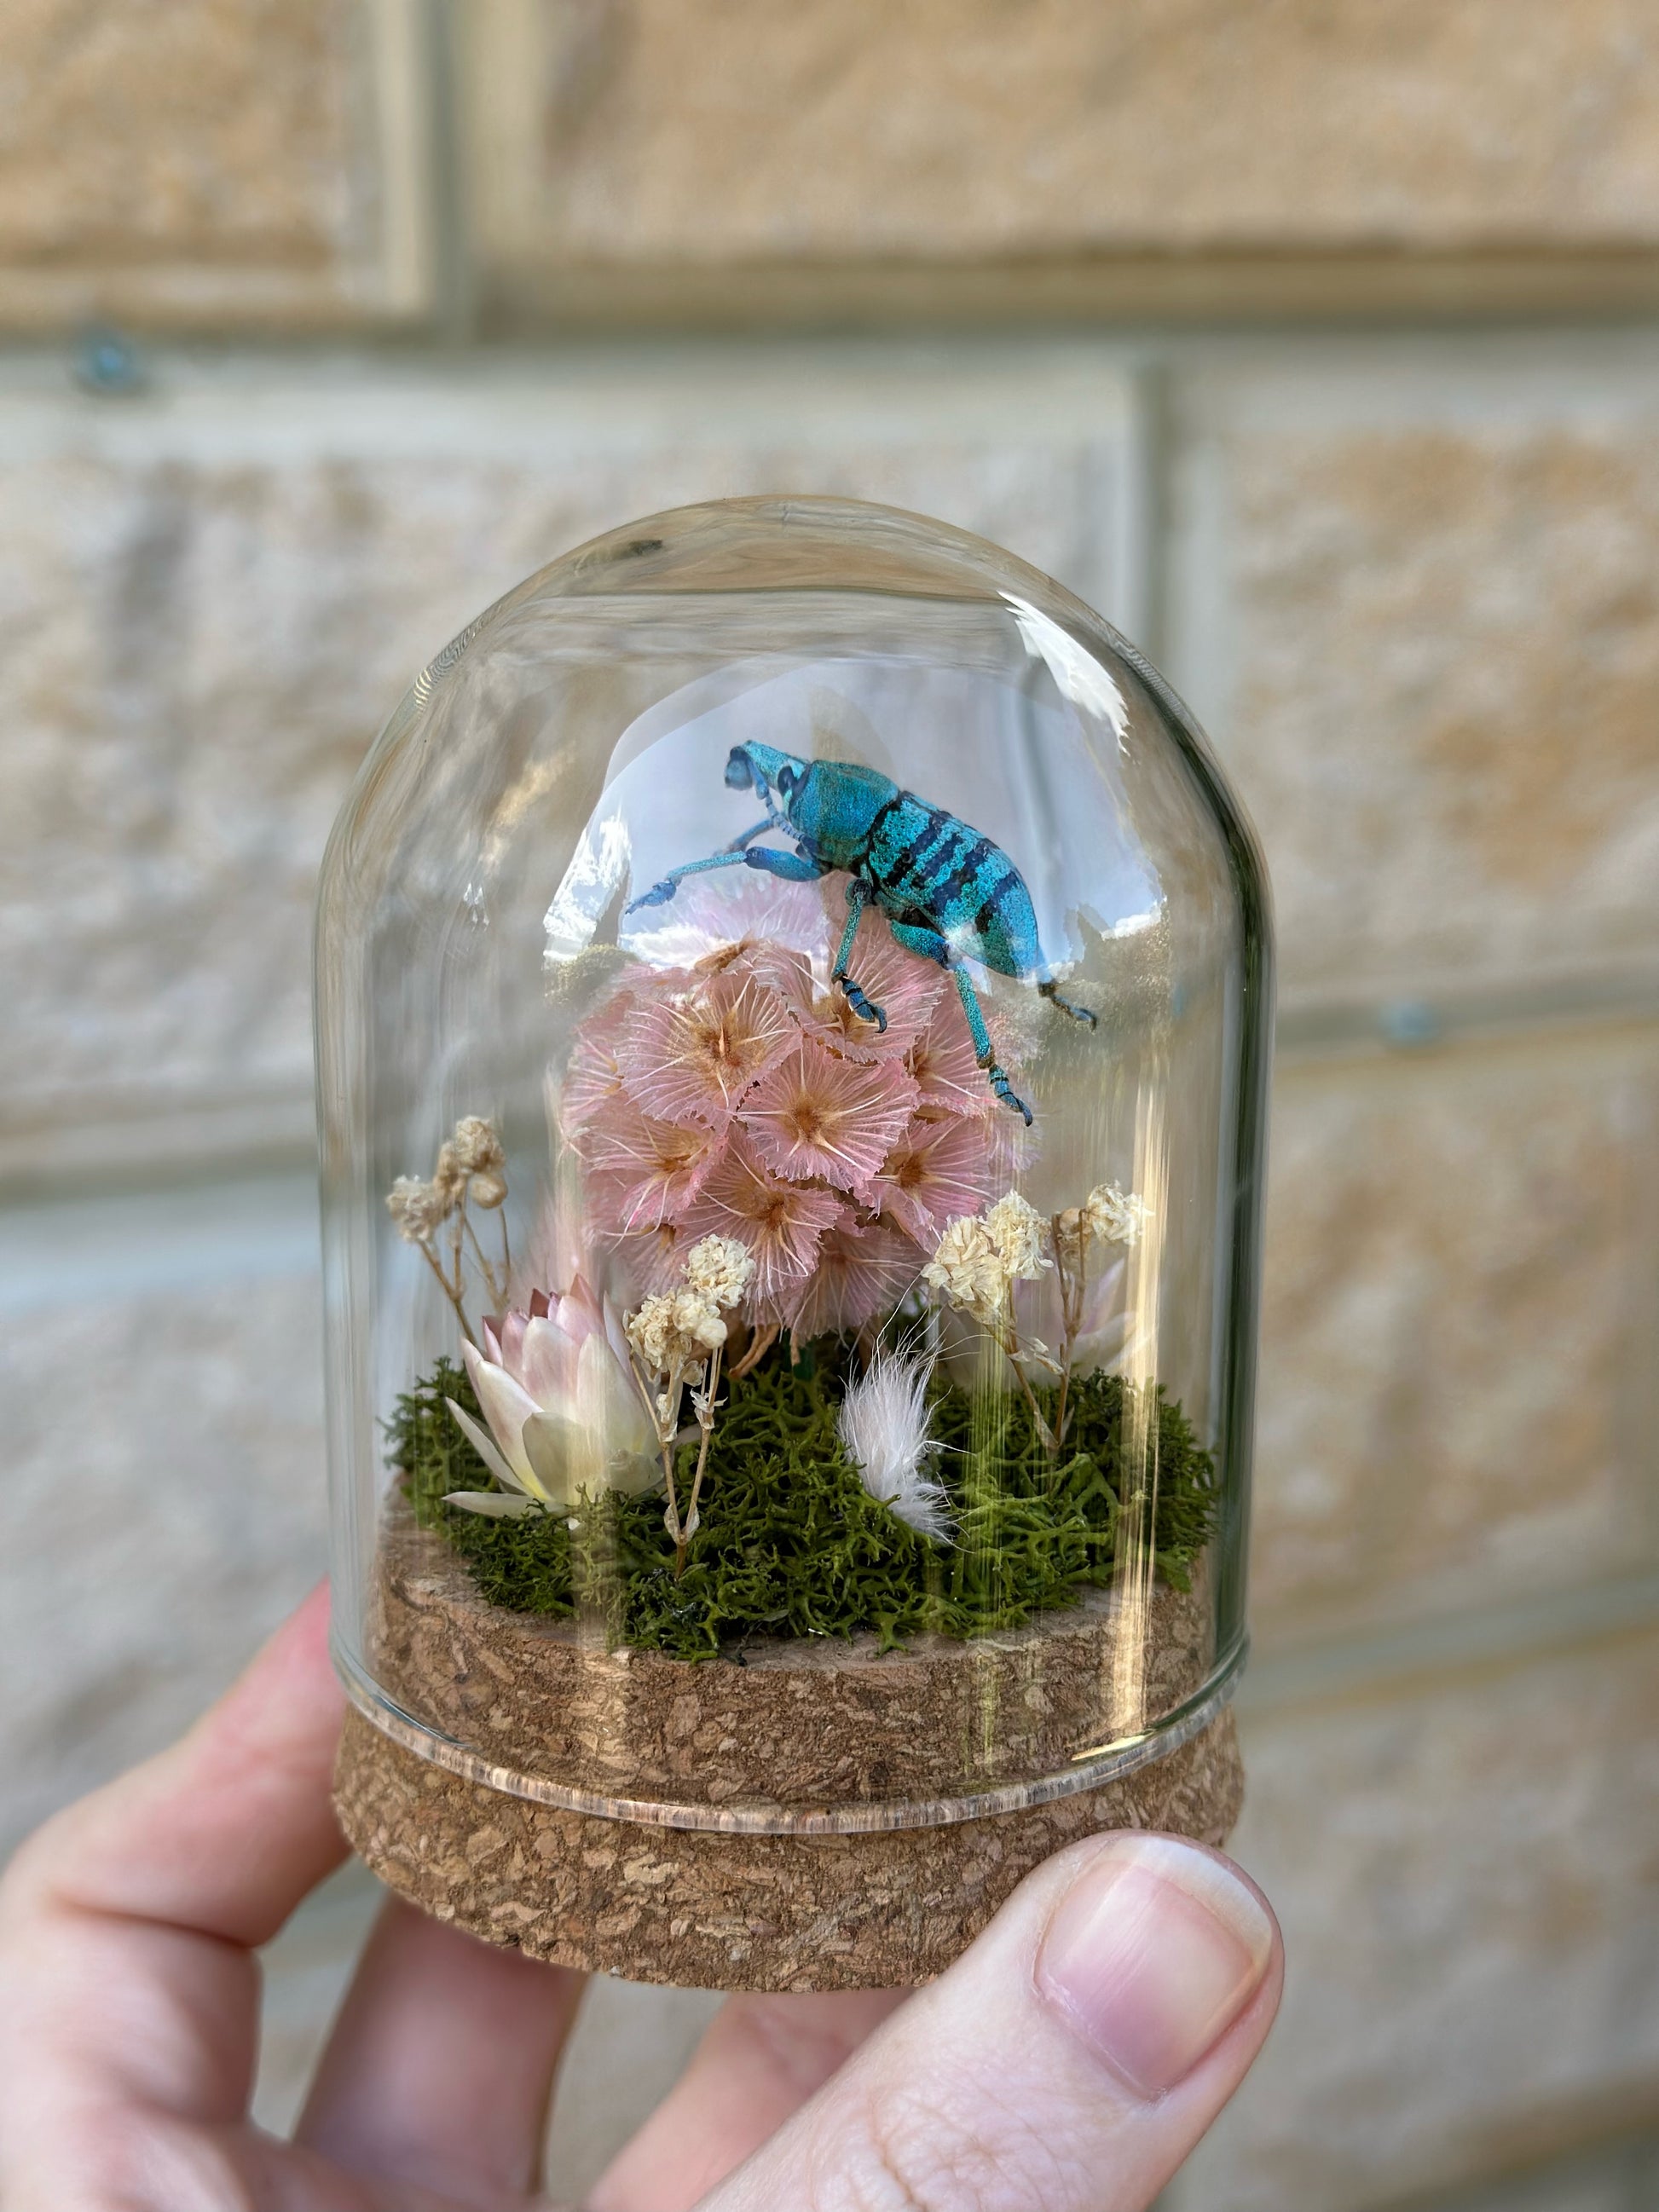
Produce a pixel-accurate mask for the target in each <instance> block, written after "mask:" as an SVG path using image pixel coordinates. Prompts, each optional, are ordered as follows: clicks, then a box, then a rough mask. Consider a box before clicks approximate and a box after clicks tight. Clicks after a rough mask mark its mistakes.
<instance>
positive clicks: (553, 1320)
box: [444, 1276, 660, 1517]
mask: <svg viewBox="0 0 1659 2212" xmlns="http://www.w3.org/2000/svg"><path fill="white" fill-rule="evenodd" d="M461 1356H462V1358H464V1359H465V1362H466V1371H467V1374H468V1375H469V1376H471V1382H472V1387H473V1389H474V1390H476V1391H477V1395H478V1403H479V1405H480V1406H481V1407H482V1408H483V1416H484V1419H485V1421H486V1422H487V1423H488V1424H489V1426H488V1428H487V1429H486V1428H483V1427H482V1426H480V1425H479V1424H478V1423H477V1421H475V1420H474V1419H473V1418H472V1416H471V1414H470V1413H467V1412H466V1411H465V1409H464V1408H463V1407H460V1406H458V1405H457V1404H456V1402H455V1401H454V1400H453V1398H452V1399H451V1400H450V1401H448V1402H449V1410H450V1412H451V1413H453V1415H454V1417H455V1419H456V1421H457V1422H458V1423H459V1425H460V1428H461V1430H462V1431H463V1433H464V1434H465V1437H467V1439H468V1441H469V1442H470V1443H471V1444H472V1445H473V1446H474V1447H475V1448H476V1449H477V1452H478V1455H479V1456H480V1458H482V1460H483V1462H484V1465H485V1466H486V1467H487V1468H489V1472H490V1473H491V1474H493V1475H494V1476H495V1480H496V1481H497V1482H498V1483H499V1484H500V1485H501V1489H500V1491H499V1492H490V1491H483V1490H458V1491H454V1492H452V1493H451V1494H450V1495H449V1497H447V1498H446V1499H445V1500H444V1503H445V1504H447V1505H458V1506H460V1507H462V1508H463V1509H464V1510H465V1511H467V1512H470V1513H483V1514H488V1515H491V1516H496V1517H512V1516H518V1515H520V1514H525V1513H532V1512H535V1511H537V1510H541V1511H543V1512H568V1511H569V1510H571V1509H572V1508H573V1507H574V1506H575V1505H576V1504H578V1503H579V1502H580V1500H581V1499H582V1498H592V1497H595V1496H597V1495H599V1492H602V1491H605V1490H607V1489H609V1490H623V1491H639V1490H647V1489H648V1488H649V1487H650V1486H651V1485H652V1483H653V1482H654V1481H655V1480H657V1479H658V1475H659V1471H660V1469H659V1461H658V1456H657V1437H656V1431H655V1429H654V1427H653V1424H652V1421H651V1418H650V1414H649V1412H648V1410H647V1407H646V1404H645V1401H644V1399H643V1398H642V1396H641V1393H640V1390H639V1387H638V1385H637V1384H636V1383H635V1380H634V1376H633V1371H632V1369H631V1366H630V1364H629V1353H628V1340H627V1338H626V1336H625V1335H624V1334H623V1327H622V1322H621V1319H620V1317H619V1316H618V1315H617V1313H616V1311H615V1310H614V1309H613V1308H612V1307H611V1306H609V1305H608V1304H601V1303H600V1301H599V1299H598V1298H597V1297H595V1296H594V1294H593V1292H592V1290H591V1289H590V1288H589V1286H588V1285H587V1284H586V1282H585V1281H584V1280H583V1279H582V1278H581V1277H580V1276H578V1277H577V1279H576V1280H575V1281H574V1283H573V1284H572V1285H571V1287H570V1289H569V1290H568V1291H566V1292H565V1293H564V1294H563V1295H562V1297H560V1296H554V1297H549V1296H548V1295H546V1294H545V1293H544V1292H542V1291H537V1292H536V1293H535V1294H534V1296H533V1297H532V1299H531V1302H530V1305H529V1308H528V1310H515V1311H513V1312H511V1313H508V1314H504V1315H502V1316H500V1317H499V1318H498V1319H495V1320H492V1321H488V1322H485V1323H484V1325H483V1346H482V1347H480V1346H477V1345H474V1344H463V1345H462V1346H461Z"/></svg>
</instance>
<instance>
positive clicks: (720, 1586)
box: [389, 1346, 1217, 1659]
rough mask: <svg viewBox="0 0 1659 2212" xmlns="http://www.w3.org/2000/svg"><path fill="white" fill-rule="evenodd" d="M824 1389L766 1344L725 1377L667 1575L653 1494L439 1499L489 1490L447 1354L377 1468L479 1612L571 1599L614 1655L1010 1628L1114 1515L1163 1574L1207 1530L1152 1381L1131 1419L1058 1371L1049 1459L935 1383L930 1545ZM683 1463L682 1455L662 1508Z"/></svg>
mask: <svg viewBox="0 0 1659 2212" xmlns="http://www.w3.org/2000/svg"><path fill="white" fill-rule="evenodd" d="M726 1395H727V1402H726V1405H725V1406H724V1407H722V1409H721V1411H720V1417H719V1419H718V1421H717V1423H716V1425H715V1429H714V1440H713V1443H712V1446H711V1449H710V1452H709V1457H708V1473H707V1475H706V1477H705V1480H704V1486H703V1493H702V1522H701V1525H700V1526H699V1528H698V1529H697V1532H696V1535H695V1536H694V1537H693V1538H692V1540H691V1543H690V1549H689V1552H688V1553H687V1556H686V1560H685V1566H684V1572H683V1573H682V1574H681V1575H680V1576H678V1577H676V1575H675V1572H674V1565H675V1559H674V1545H673V1541H672V1539H671V1536H670V1535H669V1533H668V1531H667V1529H666V1528H665V1526H664V1524H663V1509H662V1499H661V1497H660V1495H656V1496H653V1495H647V1496H644V1497H637V1498H623V1497H618V1496H617V1495H615V1494H607V1495H606V1496H605V1498H603V1499H601V1500H599V1502H597V1503H596V1504H589V1505H587V1506H586V1507H584V1509H583V1510H581V1512H580V1514H579V1515H578V1516H575V1526H574V1527H573V1526H572V1525H571V1524H570V1522H569V1521H568V1519H566V1518H563V1517H560V1516H554V1515H544V1514H535V1515H531V1516H526V1518H524V1519H522V1520H491V1519H485V1518H483V1517H482V1516H478V1515H477V1514H471V1513H467V1512H465V1511H464V1510H459V1509H458V1508H456V1507H453V1506H447V1505H445V1504H444V1503H443V1499H444V1496H445V1494H446V1492H450V1491H455V1490H488V1489H491V1488H493V1487H494V1485H493V1483H492V1481H491V1479H490V1476H489V1473H488V1470H487V1469H486V1468H485V1467H484V1464H483V1461H482V1460H481V1459H480V1458H479V1456H478V1455H477V1452H476V1451H475V1450H474V1449H473V1448H472V1446H471V1444H470V1443H468V1442H467V1440H466V1438H465V1437H464V1436H463V1435H462V1433H461V1431H460V1430H459V1427H458V1425H456V1423H455V1421H454V1419H453V1417H452V1416H451V1414H450V1412H449V1409H448V1407H447V1406H446V1405H445V1403H444V1401H445V1399H446V1398H447V1397H453V1399H454V1400H455V1401H456V1402H457V1403H458V1404H459V1405H461V1406H464V1407H466V1409H467V1410H468V1411H469V1412H471V1413H477V1411H478V1408H477V1401H476V1399H475V1398H474V1396H473V1394H472V1389H471V1383H469V1382H468V1380H467V1377H466V1376H465V1372H464V1371H463V1370H461V1369H459V1368H458V1367H456V1366H455V1365H454V1364H453V1363H451V1362H450V1361H448V1360H442V1361H440V1363H439V1364H438V1365H437V1366H436V1367H435V1369H434V1370H433V1371H432V1373H431V1374H430V1375H429V1376H427V1377H426V1378H425V1379H424V1380H423V1381H422V1382H421V1383H418V1384H417V1385H416V1388H415V1389H412V1390H410V1392H408V1393H407V1394H406V1395H404V1397H402V1398H401V1399H399V1401H398V1412H397V1415H396V1417H395V1419H393V1420H392V1422H391V1423H390V1424H389V1432H390V1437H391V1444H392V1449H391V1453H390V1459H391V1462H392V1465H393V1466H395V1467H396V1468H398V1469H400V1470H401V1471H402V1474H403V1476H404V1483H405V1486H406V1488H407V1492H408V1495H409V1498H410V1504H411V1505H412V1506H413V1509H414V1512H415V1516H416V1520H417V1521H418V1522H419V1523H420V1524H421V1526H422V1527H423V1528H436V1529H440V1530H441V1532H442V1534H444V1535H445V1536H446V1537H447V1539H448V1541H450V1542H451V1543H452V1544H453V1546H454V1547H455V1548H456V1550H457V1551H458V1552H459V1553H461V1555H462V1556H463V1557H464V1558H465V1559H466V1561H467V1563H468V1565H469V1566H470V1568H471V1572H472V1574H473V1577H474V1578H475V1580H476V1581H477V1586H478V1589H479V1591H480V1593H481V1595H483V1597H484V1598H486V1599H487V1600H488V1601H489V1602H490V1603H492V1604H495V1605H500V1606H505V1607H508V1608H510V1609H511V1610H513V1611H515V1612H521V1613H541V1614H544V1615H550V1616H552V1617H554V1618H556V1619H557V1618H568V1617H569V1616H570V1615H572V1614H573V1613H574V1612H575V1611H576V1610H577V1608H578V1604H579V1601H580V1607H581V1609H582V1610H583V1611H584V1612H585V1613H586V1612H588V1611H590V1610H593V1611H597V1612H599V1613H601V1614H602V1616H603V1617H604V1618H605V1620H606V1622H607V1626H608V1630H609V1634H610V1639H611V1643H612V1644H632V1645H635V1646H638V1647H643V1648H648V1649H654V1650H664V1651H668V1652H671V1653H672V1654H674V1655H675V1656H678V1657H680V1658H684V1659H700V1658H709V1657H713V1656H714V1655H715V1654H716V1653H718V1652H720V1651H722V1650H726V1651H727V1652H732V1651H734V1650H736V1649H739V1648H740V1647H741V1644H742V1643H743V1640H744V1638H748V1637H752V1636H843V1637H844V1636H850V1635H852V1634H853V1633H854V1632H855V1631H857V1630H860V1629H872V1630H874V1631H875V1632H876V1633H877V1634H878V1637H879V1638H880V1639H881V1641H882V1643H883V1644H884V1645H895V1644H902V1643H903V1642H904V1641H905V1639H906V1638H908V1637H911V1636H914V1635H915V1634H917V1633H919V1632H922V1631H925V1630H932V1631H935V1632H939V1633H941V1634H943V1635H946V1636H953V1637H973V1636H982V1635H986V1634H988V1633H991V1632H994V1631H998V1630H1006V1629H1010V1628H1017V1627H1018V1626H1020V1625H1021V1624H1022V1623H1024V1622H1025V1621H1028V1620H1030V1618H1031V1617H1032V1615H1033V1614H1034V1613H1040V1612H1042V1611H1045V1610H1047V1609H1049V1608H1051V1607H1059V1606H1066V1605H1069V1604H1073V1603H1074V1602H1075V1601H1076V1600H1077V1598H1078V1596H1079V1594H1080V1593H1081V1592H1082V1591H1083V1590H1084V1589H1086V1588H1088V1587H1089V1586H1091V1585H1101V1584H1105V1583H1109V1581H1110V1580H1111V1578H1112V1575H1113V1571H1114V1566H1115V1559H1116V1554H1117V1547H1118V1544H1119V1541H1120V1538H1121V1533H1122V1531H1123V1530H1124V1528H1125V1527H1126V1525H1127V1526H1129V1527H1131V1528H1135V1529H1136V1530H1138V1531H1139V1532H1140V1533H1139V1535H1138V1538H1137V1540H1136V1541H1137V1548H1139V1547H1142V1546H1144V1545H1145V1544H1146V1541H1147V1540H1148V1535H1150V1540H1151V1543H1152V1551H1153V1556H1154V1559H1155V1560H1156V1564H1157V1567H1158V1572H1159V1573H1160V1574H1161V1576H1162V1577H1164V1580H1166V1581H1167V1582H1170V1583H1173V1584H1174V1585H1175V1586H1176V1588H1177V1589H1187V1588H1188V1584H1189V1571H1190V1569H1191V1565H1192V1563H1193V1561H1194V1559H1196V1557H1197V1556H1198V1554H1199V1553H1200V1552H1201V1551H1202V1550H1203V1548H1204V1546H1205V1545H1206V1542H1207V1541H1208V1540H1209V1537H1210V1534H1211V1533H1212V1529H1213V1528H1214V1525H1215V1516H1216V1504H1217V1497H1216V1480H1215V1469H1214V1465H1213V1462H1212V1459H1211V1457H1210V1455H1209V1454H1208V1453H1207V1452H1206V1451H1205V1450H1204V1449H1203V1448H1202V1447H1201V1445H1200V1443H1199V1442H1198V1439H1197V1437H1195V1436H1194V1432H1193V1429H1192V1425H1191V1424H1190V1423H1189V1422H1188V1419H1187V1418H1186V1416H1185V1414H1184V1413H1182V1410H1181V1408H1180V1407H1179V1406H1178V1405H1172V1404H1171V1403H1170V1402H1169V1401H1167V1400H1166V1399H1165V1398H1164V1395H1163V1393H1162V1391H1161V1390H1159V1391H1157V1392H1151V1391H1149V1392H1148V1394H1147V1395H1148V1398H1149V1399H1150V1401H1151V1402H1150V1404H1146V1405H1145V1406H1144V1407H1143V1404H1142V1403H1141V1402H1138V1400H1137V1393H1136V1390H1135V1387H1134V1386H1133V1385H1132V1384H1128V1383H1124V1382H1123V1381H1122V1380H1121V1378H1120V1377H1118V1376H1106V1375H1088V1376H1083V1377H1081V1378H1080V1379H1075V1378H1074V1380H1073V1385H1072V1391H1071V1405H1072V1409H1073V1410H1072V1413H1071V1417H1070V1419H1069V1421H1068V1424H1067V1433H1066V1440H1065V1443H1064V1445H1063V1446H1062V1448H1061V1449H1060V1451H1059V1452H1058V1453H1055V1454H1051V1453H1049V1452H1048V1451H1047V1450H1045V1449H1044V1448H1043V1446H1042V1443H1041V1442H1040V1441H1039V1440H1038V1437H1037V1434H1036V1427H1035V1425H1034V1423H1033V1421H1032V1418H1031V1413H1030V1408H1029V1407H1027V1406H1026V1405H1025V1403H1024V1401H1023V1400H1022V1399H1019V1398H1017V1397H1014V1396H1012V1395H1010V1396H1004V1395H981V1396H969V1394H968V1393H967V1392H965V1391H963V1390H962V1389H958V1388H957V1386H956V1385H955V1384H954V1383H949V1382H946V1381H945V1380H943V1378H939V1379H936V1381H935V1383H934V1385H933V1423H932V1429H933V1435H934V1436H935V1437H937V1438H938V1439H939V1442H940V1443H942V1444H943V1445H944V1447H945V1449H944V1450H943V1451H942V1452H941V1453H940V1454H939V1460H938V1464H937V1470H936V1471H937V1473H938V1475H939V1479H940V1480H941V1481H942V1482H943V1483H944V1485H945V1490H946V1492H947V1493H948V1495H949V1499H950V1505H951V1521H952V1524H953V1527H952V1534H951V1541H949V1542H939V1541H933V1540H931V1539H929V1538H927V1537H925V1536H922V1535H919V1534H916V1533H915V1531H914V1530H913V1529H911V1528H908V1527H907V1526H906V1525H905V1524H904V1523H903V1522H901V1521H899V1520H897V1519H896V1517H895V1516H894V1515H893V1514H892V1513H891V1512H890V1510H889V1509H888V1508H887V1507H886V1506H885V1505H884V1504H881V1503H880V1502H879V1501H878V1500H877V1499H876V1498H872V1497H871V1495H870V1494H869V1492H867V1491H866V1489H865V1487H864V1485H863V1483H862V1482H861V1481H860V1478H859V1475H858V1473H857V1471H856V1469H855V1468H854V1467H853V1466H852V1465H851V1463H850V1462H849V1461H848V1458H847V1455H846V1454H845V1452H844V1451H843V1449H842V1443H841V1439H840V1437H839V1436H838V1435H837V1433H836V1414H837V1413H838V1411H839V1408H840V1403H841V1395H842V1375H841V1373H840V1371H839V1370H838V1368H837V1366H836V1364H834V1363H833V1362H832V1363H831V1364H829V1365H827V1366H826V1365H819V1366H817V1368H812V1367H811V1366H809V1365H807V1364H802V1365H801V1366H799V1367H792V1366H791V1364H789V1360H788V1358H787V1356H786V1354H785V1352H784V1351H783V1349H782V1347H781V1346H780V1347H779V1348H778V1349H776V1350H775V1352H773V1353H771V1354H769V1356H768V1358H766V1359H765V1360H763V1362H762V1364H760V1365H759V1366H758V1367H757V1369H756V1370H755V1371H754V1372H753V1374H751V1375H750V1376H746V1377H745V1378H744V1380H743V1381H741V1382H738V1383H731V1384H729V1385H728V1386H727V1394H726ZM1049 1409H1050V1410H1051V1409H1052V1401H1049ZM1154 1438H1155V1442H1154ZM695 1457H696V1451H695V1447H690V1446H682V1447H681V1460H680V1469H679V1471H680V1474H681V1484H680V1490H681V1495H682V1497H684V1495H685V1493H686V1491H687V1490H688V1489H689V1486H690V1474H691V1468H692V1464H693V1462H694V1461H695ZM1149 1523H1150V1528H1149V1526H1148V1524H1149Z"/></svg>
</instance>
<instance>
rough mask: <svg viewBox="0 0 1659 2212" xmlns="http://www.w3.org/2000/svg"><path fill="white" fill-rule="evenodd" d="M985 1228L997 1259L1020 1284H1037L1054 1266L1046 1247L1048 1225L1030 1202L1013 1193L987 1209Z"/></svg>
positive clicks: (1013, 1279)
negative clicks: (1044, 1273)
mask: <svg viewBox="0 0 1659 2212" xmlns="http://www.w3.org/2000/svg"><path fill="white" fill-rule="evenodd" d="M984 1220H985V1227H986V1231H987V1234H988V1235H989V1237H990V1239H991V1243H992V1244H993V1245H994V1248H995V1249H996V1255H997V1257H998V1259H999V1260H1000V1261H1001V1262H1002V1266H1003V1268H1004V1271H1005V1272H1006V1274H1007V1275H1008V1276H1009V1278H1010V1279H1011V1280H1012V1281H1014V1282H1017V1283H1034V1282H1035V1281H1036V1279H1037V1277H1038V1276H1039V1275H1041V1274H1042V1273H1043V1272H1044V1271H1045V1270H1046V1269H1047V1268H1049V1267H1053V1265H1054V1261H1052V1260H1051V1259H1049V1257H1048V1252H1047V1250H1046V1249H1045V1248H1046V1246H1047V1244H1048V1223H1047V1222H1046V1221H1045V1220H1044V1219H1043V1218H1042V1215H1041V1214H1040V1213H1039V1212H1037V1210H1036V1206H1033V1205H1032V1204H1031V1202H1030V1200H1029V1199H1024V1198H1022V1197H1021V1196H1020V1194H1019V1193H1018V1191H1017V1190H1011V1191H1009V1192H1008V1193H1007V1194H1006V1196H1005V1197H1002V1198H1000V1199H998V1200H997V1202H996V1204H995V1205H994V1206H987V1208H986V1211H985V1215H984Z"/></svg>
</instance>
